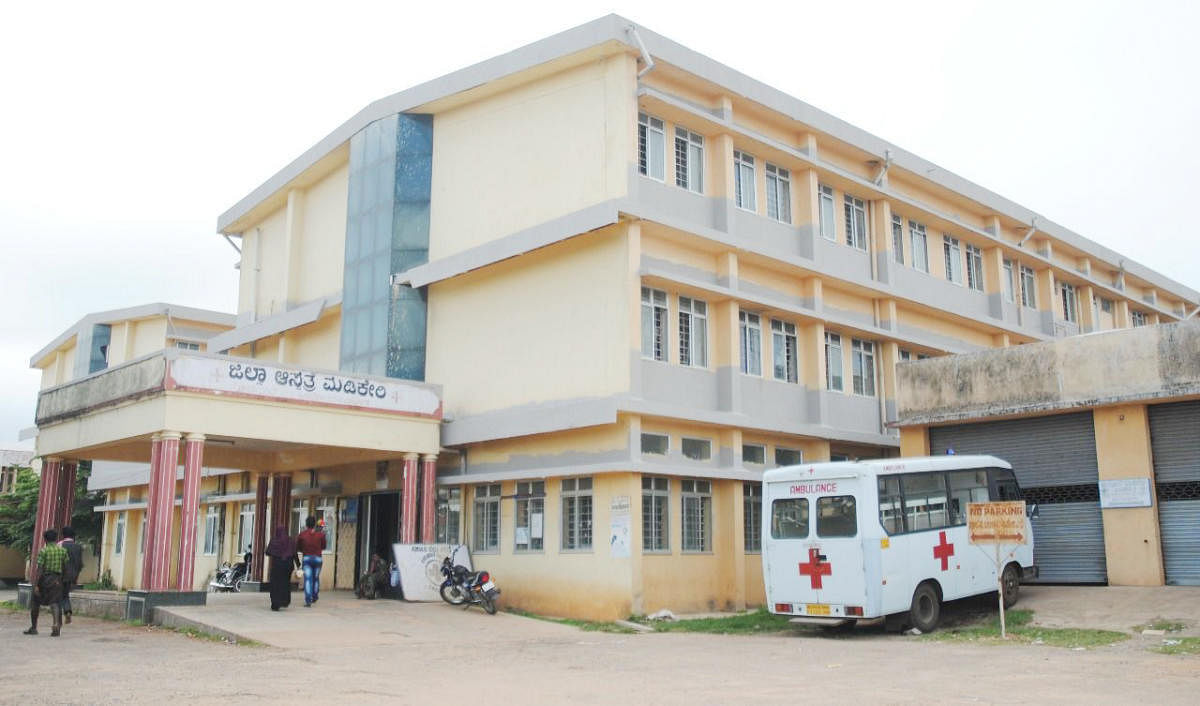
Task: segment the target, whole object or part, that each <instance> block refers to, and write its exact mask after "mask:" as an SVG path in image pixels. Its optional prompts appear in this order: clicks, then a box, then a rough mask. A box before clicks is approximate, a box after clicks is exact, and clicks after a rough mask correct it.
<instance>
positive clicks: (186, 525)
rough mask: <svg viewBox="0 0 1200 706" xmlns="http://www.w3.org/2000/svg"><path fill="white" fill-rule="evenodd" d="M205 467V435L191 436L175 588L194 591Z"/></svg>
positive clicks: (185, 459)
mask: <svg viewBox="0 0 1200 706" xmlns="http://www.w3.org/2000/svg"><path fill="white" fill-rule="evenodd" d="M203 466H204V435H203V434H188V435H187V441H186V442H185V443H184V449H183V498H182V502H181V504H180V508H179V562H178V564H177V566H176V572H175V588H177V589H179V590H180V591H190V590H192V588H193V584H194V583H195V580H196V579H195V576H194V574H195V568H196V523H197V522H198V521H199V514H200V470H201V468H203Z"/></svg>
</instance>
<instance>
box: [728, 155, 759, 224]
mask: <svg viewBox="0 0 1200 706" xmlns="http://www.w3.org/2000/svg"><path fill="white" fill-rule="evenodd" d="M733 196H734V203H735V204H737V207H738V208H744V209H746V210H747V211H753V210H755V209H756V205H755V203H754V158H753V157H751V156H750V155H748V154H746V153H745V152H742V151H740V150H734V151H733Z"/></svg>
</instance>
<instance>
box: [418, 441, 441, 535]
mask: <svg viewBox="0 0 1200 706" xmlns="http://www.w3.org/2000/svg"><path fill="white" fill-rule="evenodd" d="M436 539H437V454H426V455H424V456H422V457H421V542H422V543H424V544H433V542H434V541H436Z"/></svg>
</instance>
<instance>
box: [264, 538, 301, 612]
mask: <svg viewBox="0 0 1200 706" xmlns="http://www.w3.org/2000/svg"><path fill="white" fill-rule="evenodd" d="M267 556H269V557H270V558H271V584H270V586H271V610H279V609H280V608H287V607H288V605H289V604H291V602H292V587H291V582H292V568H293V567H296V566H299V565H300V562H299V561H298V560H297V559H296V540H294V539H292V538H291V537H289V536H288V533H287V528H286V527H284V526H283V525H279V526H278V527H276V528H275V537H274V538H273V539H272V540H271V543H270V544H268V545H267Z"/></svg>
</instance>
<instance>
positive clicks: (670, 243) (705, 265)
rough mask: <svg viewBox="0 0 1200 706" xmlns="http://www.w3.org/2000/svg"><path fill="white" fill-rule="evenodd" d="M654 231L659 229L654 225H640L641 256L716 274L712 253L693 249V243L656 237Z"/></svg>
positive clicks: (715, 264) (714, 258)
mask: <svg viewBox="0 0 1200 706" xmlns="http://www.w3.org/2000/svg"><path fill="white" fill-rule="evenodd" d="M656 231H659V229H658V228H657V227H656V226H655V225H654V224H652V223H643V224H642V239H641V244H642V254H643V255H647V256H649V257H652V258H655V259H658V260H669V261H671V262H674V263H678V264H681V265H687V266H688V267H694V268H696V269H697V270H701V271H702V272H710V273H716V272H717V261H716V257H715V256H714V255H713V254H712V253H710V252H705V251H703V250H700V249H698V248H696V247H694V243H693V244H687V243H682V242H680V241H678V240H675V239H671V238H666V237H663V236H661V235H656V234H655V232H656ZM659 232H661V231H659Z"/></svg>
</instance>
